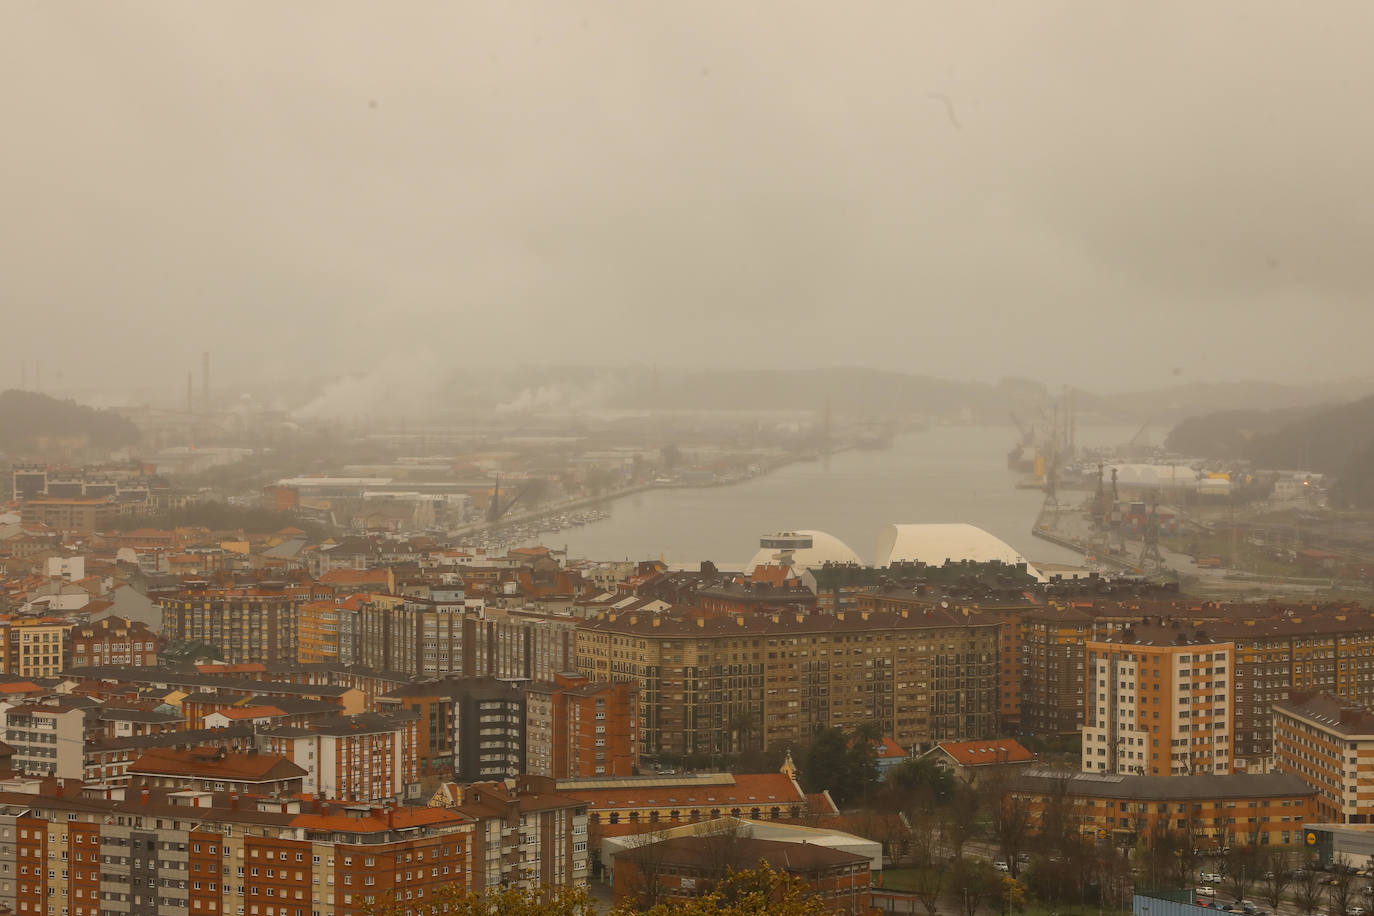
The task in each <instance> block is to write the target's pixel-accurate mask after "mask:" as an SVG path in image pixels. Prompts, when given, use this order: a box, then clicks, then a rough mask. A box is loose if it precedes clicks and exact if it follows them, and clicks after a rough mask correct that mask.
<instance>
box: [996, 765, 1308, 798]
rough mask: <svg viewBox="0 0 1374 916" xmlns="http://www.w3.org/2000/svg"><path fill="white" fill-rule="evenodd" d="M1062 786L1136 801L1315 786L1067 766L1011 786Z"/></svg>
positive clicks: (1274, 777)
mask: <svg viewBox="0 0 1374 916" xmlns="http://www.w3.org/2000/svg"><path fill="white" fill-rule="evenodd" d="M1059 786H1063V787H1064V789H1065V790H1066V791H1067V794H1069V795H1071V796H1073V795H1076V796H1091V797H1096V798H1127V799H1135V800H1138V801H1156V800H1170V801H1172V800H1175V799H1177V800H1179V801H1185V800H1196V801H1207V800H1209V799H1218V798H1279V797H1305V796H1310V795H1314V794H1316V790H1315V789H1313V788H1312V787H1310V786H1308V785H1307V784H1306V783H1305V782H1303V781H1302V780H1301V779H1299V778H1298V777H1297V776H1294V775H1292V774H1289V773H1230V774H1226V775H1218V774H1212V773H1200V774H1197V775H1194V776H1123V775H1117V774H1113V773H1079V772H1076V771H1068V770H1030V771H1027V772H1025V773H1022V774H1021V775H1020V776H1018V777H1017V778H1016V779H1015V780H1014V781H1013V782H1012V788H1013V789H1014V790H1018V791H1022V792H1038V793H1047V792H1051V791H1057V787H1059Z"/></svg>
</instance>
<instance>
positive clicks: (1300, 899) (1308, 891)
mask: <svg viewBox="0 0 1374 916" xmlns="http://www.w3.org/2000/svg"><path fill="white" fill-rule="evenodd" d="M1322 890H1323V888H1322V885H1321V879H1320V878H1318V877H1317V873H1316V872H1315V871H1313V870H1312V869H1311V868H1304V869H1303V870H1302V871H1300V872H1298V873H1297V875H1296V877H1295V878H1294V879H1293V902H1294V903H1295V904H1297V907H1298V912H1299V913H1301V914H1302V916H1313V914H1314V913H1316V912H1317V908H1318V907H1320V906H1321V904H1322ZM1338 916H1339V914H1338Z"/></svg>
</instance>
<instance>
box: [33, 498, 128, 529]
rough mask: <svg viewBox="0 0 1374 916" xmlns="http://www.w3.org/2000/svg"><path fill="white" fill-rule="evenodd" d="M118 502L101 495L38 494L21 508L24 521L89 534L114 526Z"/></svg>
mask: <svg viewBox="0 0 1374 916" xmlns="http://www.w3.org/2000/svg"><path fill="white" fill-rule="evenodd" d="M119 513H120V509H119V504H118V503H116V502H115V501H114V499H112V498H110V497H108V496H104V497H89V498H87V497H58V496H54V497H40V498H38V499H30V500H28V501H27V502H25V503H24V505H23V506H22V508H21V509H20V517H21V518H22V519H23V522H24V524H26V525H46V526H48V527H49V528H53V529H56V530H57V531H62V532H66V533H68V534H76V535H92V534H95V533H96V532H97V531H104V530H106V529H107V528H111V527H113V526H114V523H115V521H116V520H117V519H118V518H119Z"/></svg>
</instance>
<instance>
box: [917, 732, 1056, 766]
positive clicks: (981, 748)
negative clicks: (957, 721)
mask: <svg viewBox="0 0 1374 916" xmlns="http://www.w3.org/2000/svg"><path fill="white" fill-rule="evenodd" d="M936 746H937V747H939V748H940V750H942V751H944V752H945V753H946V754H948V755H949V756H950V757H953V758H954V760H955V761H956V762H957V763H959V764H960V765H961V766H966V767H968V766H987V765H991V764H998V763H1026V762H1028V761H1031V760H1034V759H1035V755H1034V754H1032V753H1031V752H1030V751H1028V750H1026V749H1025V748H1024V747H1022V746H1021V743H1020V742H1019V741H1017V740H1015V739H1014V738H994V739H988V740H985V741H942V742H940V743H939V744H938V745H936Z"/></svg>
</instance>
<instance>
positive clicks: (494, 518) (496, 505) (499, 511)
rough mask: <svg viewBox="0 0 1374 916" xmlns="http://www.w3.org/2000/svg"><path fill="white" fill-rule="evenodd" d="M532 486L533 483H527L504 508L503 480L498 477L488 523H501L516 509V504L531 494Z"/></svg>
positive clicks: (488, 509) (492, 494)
mask: <svg viewBox="0 0 1374 916" xmlns="http://www.w3.org/2000/svg"><path fill="white" fill-rule="evenodd" d="M532 484H533V481H526V482H525V485H524V486H523V487H521V488H520V489H519V490H517V491H516V493H515V495H514V496H512V497H511V498H510V500H509V501H508V502H507V503H506V504H505V505H504V506H503V505H501V478H500V476H497V478H496V489H494V490H493V491H492V493H491V502H490V503H488V504H487V523H488V524H492V523H494V522H499V521H500V520H501V519H502V518H503V517H504V516H505V515H506V514H507V513H509V512H510V510H511V509H514V508H515V504H516V503H518V502H520V498H521V497H522V496H524V495H525V494H526V493H528V492H529V490H530V486H531V485H532Z"/></svg>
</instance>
